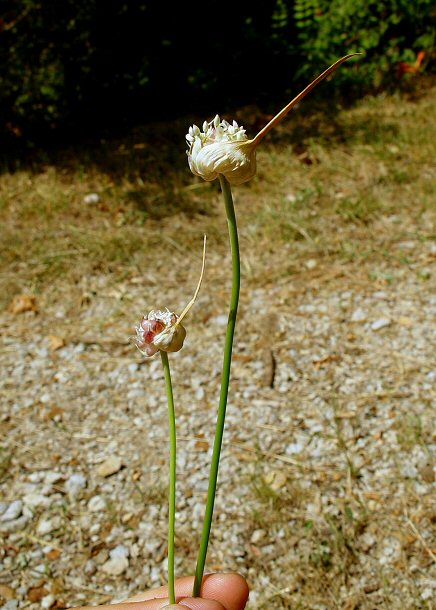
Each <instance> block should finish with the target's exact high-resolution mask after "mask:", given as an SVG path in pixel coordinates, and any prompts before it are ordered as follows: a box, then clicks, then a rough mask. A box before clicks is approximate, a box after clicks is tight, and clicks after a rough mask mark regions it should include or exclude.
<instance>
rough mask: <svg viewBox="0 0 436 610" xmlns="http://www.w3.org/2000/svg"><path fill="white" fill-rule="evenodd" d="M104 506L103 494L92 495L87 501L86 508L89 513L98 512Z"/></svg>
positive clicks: (103, 508)
mask: <svg viewBox="0 0 436 610" xmlns="http://www.w3.org/2000/svg"><path fill="white" fill-rule="evenodd" d="M105 508H106V501H105V499H104V498H103V496H93V497H92V498H91V499H90V500H89V502H88V510H89V511H91V513H99V512H101V511H103V510H105Z"/></svg>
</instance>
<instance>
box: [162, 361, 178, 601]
mask: <svg viewBox="0 0 436 610" xmlns="http://www.w3.org/2000/svg"><path fill="white" fill-rule="evenodd" d="M160 355H161V358H162V366H163V368H164V373H165V389H166V392H167V400H168V415H169V424H170V483H169V500H168V591H169V598H170V604H175V603H176V594H175V589H174V527H175V520H176V416H175V410H174V398H173V386H172V383H171V372H170V363H169V361H168V354H167V353H166V352H163V351H161V352H160Z"/></svg>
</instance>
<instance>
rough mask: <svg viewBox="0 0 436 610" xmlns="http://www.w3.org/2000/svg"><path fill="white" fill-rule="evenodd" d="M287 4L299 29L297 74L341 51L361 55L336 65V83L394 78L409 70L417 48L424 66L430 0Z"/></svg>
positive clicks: (434, 21)
mask: <svg viewBox="0 0 436 610" xmlns="http://www.w3.org/2000/svg"><path fill="white" fill-rule="evenodd" d="M289 4H290V5H292V7H293V18H294V22H295V25H296V26H297V28H298V42H297V46H298V50H299V52H300V53H302V57H304V59H305V61H303V62H302V63H301V69H300V71H299V74H300V75H307V76H310V75H311V74H313V72H314V71H316V70H318V69H319V66H320V65H322V64H329V63H332V62H333V61H335V59H336V58H337V57H338V56H340V55H343V54H344V53H345V52H346V51H347V52H357V51H360V52H361V53H363V54H364V57H363V58H362V60H361V61H359V62H358V63H350V64H347V65H346V66H344V67H343V68H341V70H340V72H339V73H338V74H337V76H336V78H335V85H336V86H340V85H344V84H351V85H354V86H355V85H359V86H361V87H362V88H363V90H365V89H368V88H374V87H379V86H381V85H388V84H392V83H395V82H398V79H399V78H402V77H403V76H404V72H403V70H405V71H407V70H410V69H411V68H412V70H413V64H415V62H416V60H417V57H418V54H419V52H421V51H424V52H425V59H424V65H425V64H426V63H427V61H428V59H429V57H430V55H431V53H432V51H433V45H434V39H435V28H436V4H435V2H434V0H416V1H415V2H410V0H295V1H293V2H292V3H289ZM290 19H291V18H290ZM402 62H407V63H408V64H409V67H407V66H404V65H403V64H402Z"/></svg>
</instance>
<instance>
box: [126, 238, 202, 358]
mask: <svg viewBox="0 0 436 610" xmlns="http://www.w3.org/2000/svg"><path fill="white" fill-rule="evenodd" d="M205 263H206V236H204V243H203V262H202V265H201V272H200V279H199V280H198V284H197V288H196V289H195V293H194V296H193V297H192V299H191V300H190V301H189V303H188V304H187V305H186V307H185V309H184V310H183V311H182V313H181V314H180V316H178V315H177V314H175V313H174V312H171V311H170V310H169V309H167V308H165V310H164V311H161V310H160V309H157V310H154V309H153V310H151V311H150V313H148V314H147V315H146V316H144V317H143V318H142V321H141V324H140V325H139V326H135V330H136V337H133V340H134V342H135V345H136V347H137V348H138V349H139V351H140V352H141V353H142V354H144V356H154V354H156V353H157V352H158V351H163V352H178V351H179V350H181V349H182V347H183V342H184V341H185V337H186V329H185V327H184V326H182V324H181V321H182V320H183V318H184V317H185V316H186V314H187V313H188V312H189V310H190V309H191V307H192V306H193V305H194V303H195V301H196V299H197V296H198V293H199V291H200V286H201V282H202V280H203V275H204V267H205Z"/></svg>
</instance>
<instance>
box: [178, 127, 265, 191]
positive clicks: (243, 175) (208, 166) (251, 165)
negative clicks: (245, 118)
mask: <svg viewBox="0 0 436 610" xmlns="http://www.w3.org/2000/svg"><path fill="white" fill-rule="evenodd" d="M195 127H196V126H195V125H194V126H193V127H190V128H189V133H188V134H187V136H186V141H187V144H188V147H189V148H188V150H187V154H188V161H189V167H190V168H191V171H192V173H193V174H195V175H196V176H200V178H203V179H204V180H207V181H208V182H210V181H211V180H215V178H217V177H218V174H222V175H223V176H225V177H226V178H227V180H228V181H229V182H230V184H242V183H243V182H247V180H250V178H252V177H253V176H254V175H255V173H256V147H255V146H254V145H253V144H252V143H251V141H250V140H248V139H247V136H246V134H245V129H244V128H243V127H239V125H238V124H237V123H236V121H233V124H232V125H230V123H228V122H227V121H221V119H220V117H219V116H218V115H216V116H215V118H214V119H213V121H211V122H210V123H207V122H206V121H205V122H204V123H203V131H202V132H200V131H199V132H197V131H196V129H195ZM197 129H198V128H197Z"/></svg>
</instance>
